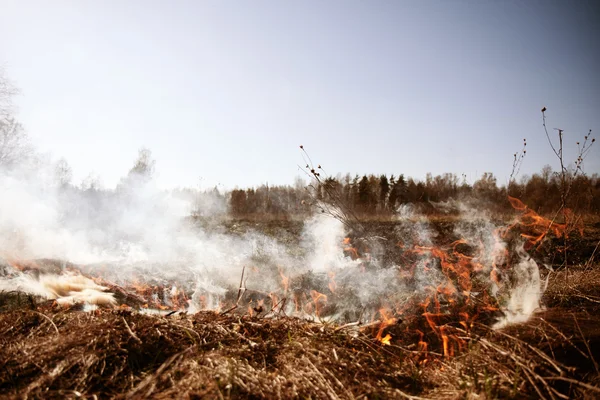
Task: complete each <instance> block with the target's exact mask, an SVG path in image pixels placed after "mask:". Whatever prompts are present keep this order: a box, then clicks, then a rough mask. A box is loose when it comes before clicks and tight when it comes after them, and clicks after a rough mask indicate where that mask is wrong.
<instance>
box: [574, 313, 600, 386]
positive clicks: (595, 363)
mask: <svg viewBox="0 0 600 400" xmlns="http://www.w3.org/2000/svg"><path fill="white" fill-rule="evenodd" d="M573 320H574V321H575V325H576V326H577V329H578V330H579V334H580V335H581V339H582V340H583V344H585V348H586V349H587V351H588V353H589V355H590V359H591V360H592V363H593V364H594V369H595V370H596V373H597V374H600V371H599V370H598V363H597V362H596V360H595V359H594V355H593V353H592V350H591V349H590V345H589V344H588V341H587V339H586V338H585V336H584V335H583V332H582V331H581V327H580V326H579V322H578V321H577V317H576V316H575V314H573Z"/></svg>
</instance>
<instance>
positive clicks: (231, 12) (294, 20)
mask: <svg viewBox="0 0 600 400" xmlns="http://www.w3.org/2000/svg"><path fill="white" fill-rule="evenodd" d="M599 20H600V2H598V1H597V0H596V1H582V0H578V1H549V0H543V1H533V0H524V1H509V0H506V1H486V0H480V1H475V0H472V1H458V0H457V1H451V0H443V1H442V0H440V1H416V0H415V1H400V0H397V1H391V0H390V1H376V0H373V1H350V0H348V1H249V0H244V1H242V0H240V1H236V2H234V1H216V0H215V1H149V0H143V1H130V0H128V1H123V0H119V1H107V0H102V1H100V0H98V1H64V0H53V1H24V0H16V1H12V0H0V65H3V66H4V69H5V74H6V75H7V76H8V77H9V78H10V79H11V80H12V81H14V83H15V84H16V85H17V86H18V87H19V88H20V89H21V93H22V94H21V95H20V96H19V97H18V98H17V99H15V100H16V103H17V106H18V117H19V119H20V120H21V121H22V122H23V124H24V125H25V127H26V129H27V131H28V133H29V134H30V136H31V137H32V139H33V142H34V143H35V144H36V145H37V146H38V148H39V149H40V150H42V151H47V152H50V153H51V154H52V155H53V156H54V157H55V158H59V157H65V158H66V159H67V160H68V162H69V163H70V164H71V166H72V167H73V170H74V173H75V179H76V180H81V179H82V178H83V177H85V176H86V175H87V174H89V173H90V172H92V171H93V172H95V173H97V174H99V175H101V177H102V180H103V182H104V185H105V186H108V187H110V186H113V185H114V184H115V183H116V182H117V181H118V179H119V177H120V176H122V175H123V174H125V173H126V172H127V171H128V170H129V168H130V167H131V165H132V163H133V160H134V159H135V157H136V155H137V150H138V149H139V148H140V147H142V146H145V147H148V148H149V149H150V150H152V152H153V155H154V158H155V159H156V160H157V165H156V169H157V174H158V179H159V184H160V185H161V186H163V187H173V186H197V185H198V184H199V182H201V185H202V187H209V186H213V185H215V184H217V183H221V184H223V185H225V186H226V187H230V188H231V187H234V186H236V185H238V186H251V185H259V184H261V183H266V182H269V183H271V184H292V183H293V181H294V177H295V176H298V175H301V172H300V171H299V170H298V164H302V156H301V154H300V152H299V149H298V146H299V145H300V144H303V145H304V146H305V148H307V150H308V151H309V153H310V155H311V157H312V159H313V161H315V163H321V164H322V165H323V166H324V167H325V168H326V170H327V171H328V172H329V173H333V174H335V173H337V172H342V173H346V172H350V173H352V174H355V173H359V174H363V173H377V174H379V173H387V174H392V173H393V174H396V175H397V174H400V173H404V174H405V175H407V176H413V177H416V178H423V177H424V176H425V174H426V173H427V172H432V173H433V174H434V175H435V174H441V173H444V172H454V173H457V174H459V175H460V174H462V173H464V174H466V175H467V176H468V177H469V179H470V180H471V181H472V180H473V179H475V178H476V177H477V176H478V175H481V174H482V173H483V172H484V171H491V172H494V173H495V174H496V175H497V176H498V178H499V181H500V182H501V183H504V182H505V181H506V179H507V176H508V175H509V174H510V171H511V168H512V155H513V153H514V152H515V151H517V150H519V149H520V148H521V145H522V141H523V138H527V142H528V145H527V157H526V159H525V160H524V164H523V168H522V173H532V172H537V171H539V170H540V169H541V168H542V167H543V166H544V165H545V164H548V163H549V164H551V165H553V166H554V167H556V166H557V162H556V159H555V158H554V154H553V153H552V151H551V150H550V148H549V146H548V143H547V141H546V137H545V135H544V132H543V129H542V126H541V113H540V109H541V108H542V106H546V107H547V108H548V111H547V116H548V118H549V119H548V125H549V128H554V127H558V128H562V129H565V132H566V133H565V138H566V139H565V140H566V143H567V146H568V147H567V150H566V156H567V157H568V159H571V160H574V159H575V157H576V155H575V151H576V147H575V142H576V141H577V140H580V139H581V138H582V137H583V135H584V134H585V133H586V132H587V130H588V129H592V130H596V132H598V131H600V77H599V72H598V71H600V24H599V23H598V21H599ZM551 133H552V134H555V132H554V131H551ZM595 136H596V137H600V135H598V134H596V135H595ZM596 145H597V146H596V148H595V149H593V150H592V152H591V153H590V156H589V158H588V160H587V162H586V166H585V167H586V170H587V171H588V172H600V143H598V141H597V143H596Z"/></svg>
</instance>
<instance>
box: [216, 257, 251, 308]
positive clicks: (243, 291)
mask: <svg viewBox="0 0 600 400" xmlns="http://www.w3.org/2000/svg"><path fill="white" fill-rule="evenodd" d="M245 272H246V266H245V265H244V266H243V267H242V276H241V277H240V287H239V288H238V294H237V299H236V300H235V304H234V305H233V306H232V307H231V308H228V309H227V310H225V311H223V312H221V315H224V314H227V313H229V312H231V311H233V310H235V309H236V308H238V306H239V303H240V300H241V298H242V295H243V293H245V292H246V291H245V290H244V287H243V284H244V273H245Z"/></svg>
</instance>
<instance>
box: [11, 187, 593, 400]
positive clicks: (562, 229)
mask: <svg viewBox="0 0 600 400" xmlns="http://www.w3.org/2000/svg"><path fill="white" fill-rule="evenodd" d="M509 201H510V203H511V204H512V205H513V207H514V208H515V210H516V211H517V213H520V215H518V216H517V218H516V219H515V221H514V222H513V223H511V224H508V225H496V224H494V223H492V222H491V221H490V219H489V218H488V217H487V216H485V215H477V214H466V213H465V215H464V219H463V220H462V221H453V222H452V224H451V225H452V226H451V229H450V230H448V226H446V225H444V224H442V225H439V224H438V225H436V224H435V223H431V222H430V221H428V220H427V219H425V220H420V222H416V221H415V216H410V217H408V216H405V217H404V218H402V217H400V218H399V219H398V220H396V221H395V222H394V226H395V228H394V229H393V230H390V231H389V232H387V234H386V233H385V232H383V231H381V232H379V233H382V235H379V234H378V232H376V231H377V225H374V226H372V227H369V226H366V227H365V226H362V227H361V228H362V229H363V230H362V231H358V230H354V231H351V232H347V227H344V225H343V224H341V223H340V221H338V220H336V219H335V218H330V217H328V216H316V217H315V218H314V219H313V220H311V221H308V222H307V223H306V226H305V229H304V233H303V234H302V235H301V236H302V239H301V240H300V241H299V242H298V244H297V247H298V248H299V250H297V252H298V254H295V255H294V254H291V253H292V250H294V249H289V248H287V247H280V244H278V243H277V241H276V240H275V241H273V240H270V239H268V238H267V237H262V236H253V237H252V239H253V240H254V242H253V246H254V248H253V251H252V252H249V254H248V255H247V257H244V258H243V260H241V262H239V264H238V265H240V266H241V267H240V268H239V272H238V274H237V276H236V277H234V278H235V279H231V278H232V277H229V276H228V277H223V276H222V274H223V273H224V271H223V270H218V269H205V270H202V269H198V268H196V269H190V268H186V267H185V265H183V264H178V265H176V266H174V265H173V264H172V263H169V264H160V263H157V264H156V265H150V264H149V263H148V262H140V261H137V262H133V263H131V262H130V263H126V262H124V261H121V262H120V263H118V262H115V261H112V262H106V263H88V264H85V263H77V264H75V263H70V262H63V261H60V260H51V259H37V260H22V259H15V258H11V257H4V260H3V264H2V266H1V269H0V271H1V272H0V273H1V277H0V282H2V289H3V291H2V293H1V295H0V308H1V310H2V312H0V319H1V320H2V322H1V323H0V327H1V332H0V341H1V343H0V345H1V346H0V347H1V349H2V350H0V355H1V357H0V363H1V365H2V368H1V369H0V370H1V371H2V372H1V373H0V393H1V394H3V395H5V396H7V397H15V398H20V397H22V398H65V397H66V398H72V397H73V398H74V397H85V398H91V397H94V396H96V397H106V396H110V397H132V398H146V397H152V398H173V397H178V398H189V397H195V398H200V397H220V398H226V397H233V398H240V397H264V398H289V397H311V398H364V397H365V396H366V397H368V398H372V397H386V398H398V397H405V398H461V397H469V396H474V395H478V396H484V397H486V398H497V397H512V398H539V397H542V398H567V397H568V398H572V397H581V398H585V397H588V398H593V397H595V396H597V395H598V394H599V393H600V389H598V387H597V383H598V378H599V377H600V375H599V374H598V365H597V363H596V359H595V353H596V352H597V351H598V346H599V345H600V332H599V331H598V330H597V328H596V329H595V327H596V326H597V324H598V323H599V322H600V320H598V319H597V317H596V316H595V314H594V313H593V312H590V311H593V310H595V309H596V308H597V303H598V299H600V297H599V296H598V295H599V294H600V293H596V291H597V290H596V288H597V286H595V285H593V284H592V282H596V283H598V284H600V275H599V274H598V273H597V269H594V268H592V267H591V263H592V262H593V257H592V258H590V259H589V264H590V265H587V267H586V268H581V269H580V270H579V271H578V272H577V273H578V274H579V278H578V279H577V280H576V282H577V283H571V284H566V285H559V284H558V283H557V279H559V278H557V276H559V275H560V274H554V275H551V274H550V272H549V271H550V269H552V266H551V265H546V267H547V269H546V268H542V270H540V268H539V266H540V265H545V264H544V257H543V256H544V255H543V252H544V251H545V249H546V247H544V246H543V245H545V244H547V243H549V242H552V241H556V240H558V239H564V238H565V237H566V238H568V239H569V240H572V241H573V243H575V242H577V241H582V240H584V236H583V235H584V233H585V234H586V235H591V236H592V238H593V240H597V238H598V237H600V232H599V231H598V230H594V228H593V227H590V228H589V229H588V231H589V232H584V229H583V225H575V224H573V223H572V221H571V222H569V221H568V220H565V222H564V223H555V222H554V221H551V220H549V219H546V218H544V217H541V216H540V215H538V214H537V213H535V212H533V211H532V210H530V209H528V208H527V207H526V206H525V205H524V204H523V203H522V202H521V201H520V200H518V199H516V198H509ZM458 207H460V205H458ZM565 215H568V213H567V214H565ZM565 219H566V216H565ZM369 229H372V231H371V232H370V233H369V231H368V230H369ZM596 229H597V228H596ZM365 233H367V234H365ZM203 238H204V240H206V242H205V244H206V245H207V246H208V245H212V246H217V247H218V248H224V247H223V243H221V242H225V243H226V244H231V243H238V242H237V241H232V239H231V238H230V234H225V235H223V234H222V233H214V234H210V235H208V234H206V236H203ZM242 238H243V241H248V240H249V236H247V233H244V234H242ZM586 251H587V250H586ZM389 253H392V254H393V255H394V256H393V258H394V259H395V261H394V262H391V261H389V259H388V258H386V257H388V256H389ZM383 260H386V261H383ZM305 264H308V267H306V266H304V267H302V265H305ZM165 269H168V270H169V271H165ZM170 271H175V272H176V273H175V274H173V273H170ZM226 271H228V273H231V269H228V270H226ZM211 274H212V275H211ZM563 274H564V273H563ZM560 279H563V278H562V276H561V278H560ZM234 282H235V283H234ZM546 286H548V290H546V292H545V294H544V289H545V287H546ZM542 296H545V297H542ZM569 302H573V304H569ZM544 304H552V305H556V307H551V308H548V309H546V308H545V307H544ZM565 306H566V308H565ZM569 307H571V308H569ZM561 310H568V313H567V312H564V311H561Z"/></svg>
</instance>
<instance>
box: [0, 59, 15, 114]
mask: <svg viewBox="0 0 600 400" xmlns="http://www.w3.org/2000/svg"><path fill="white" fill-rule="evenodd" d="M17 93H18V90H17V89H16V88H15V87H14V85H13V84H12V83H11V82H10V81H9V80H8V79H7V78H6V77H5V76H4V69H2V68H1V67H0V120H4V119H6V118H9V117H10V116H11V115H12V110H13V105H12V98H13V96H14V95H16V94H17Z"/></svg>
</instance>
